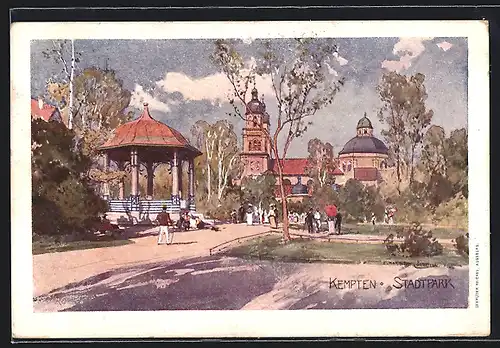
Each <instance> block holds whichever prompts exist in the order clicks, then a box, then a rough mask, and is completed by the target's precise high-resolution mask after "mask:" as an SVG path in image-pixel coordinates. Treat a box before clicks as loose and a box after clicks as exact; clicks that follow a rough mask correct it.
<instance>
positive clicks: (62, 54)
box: [43, 39, 81, 129]
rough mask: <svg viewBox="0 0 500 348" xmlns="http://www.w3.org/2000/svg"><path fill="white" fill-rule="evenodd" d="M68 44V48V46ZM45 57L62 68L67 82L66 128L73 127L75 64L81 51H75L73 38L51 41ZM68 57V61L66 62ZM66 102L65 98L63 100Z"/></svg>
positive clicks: (64, 81)
mask: <svg viewBox="0 0 500 348" xmlns="http://www.w3.org/2000/svg"><path fill="white" fill-rule="evenodd" d="M68 46H69V48H68ZM43 54H44V56H45V57H46V58H53V59H54V60H55V61H56V62H57V63H59V64H61V66H62V70H63V75H64V77H63V83H64V84H66V83H67V84H69V109H68V128H69V129H73V104H74V100H73V99H74V86H73V81H74V77H75V70H76V64H77V63H79V62H80V57H81V53H80V52H76V53H75V40H73V39H71V40H62V41H53V42H52V49H49V50H46V51H44V52H43ZM68 59H69V62H68ZM64 102H66V100H64Z"/></svg>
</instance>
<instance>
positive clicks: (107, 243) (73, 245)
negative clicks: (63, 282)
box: [32, 239, 134, 255]
mask: <svg viewBox="0 0 500 348" xmlns="http://www.w3.org/2000/svg"><path fill="white" fill-rule="evenodd" d="M131 243H134V242H133V241H131V240H128V239H119V240H102V241H86V240H81V241H75V242H64V243H55V242H51V241H34V242H33V248H32V250H33V255H39V254H45V253H58V252H63V251H71V250H84V249H94V248H107V247H114V246H119V245H126V244H131Z"/></svg>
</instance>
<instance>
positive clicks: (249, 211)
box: [247, 206, 253, 226]
mask: <svg viewBox="0 0 500 348" xmlns="http://www.w3.org/2000/svg"><path fill="white" fill-rule="evenodd" d="M247 225H248V226H252V225H253V209H252V206H249V207H248V209H247Z"/></svg>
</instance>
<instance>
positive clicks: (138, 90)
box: [130, 84, 170, 112]
mask: <svg viewBox="0 0 500 348" xmlns="http://www.w3.org/2000/svg"><path fill="white" fill-rule="evenodd" d="M144 103H148V105H149V108H150V109H151V110H158V111H162V112H170V106H169V105H168V104H166V103H164V102H161V101H159V100H158V99H156V98H155V97H153V96H152V95H151V94H149V93H147V92H146V91H144V88H143V87H142V86H140V85H138V84H136V85H135V88H134V90H133V91H132V95H131V98H130V106H132V107H135V108H137V109H142V108H143V104H144Z"/></svg>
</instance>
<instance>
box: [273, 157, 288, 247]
mask: <svg viewBox="0 0 500 348" xmlns="http://www.w3.org/2000/svg"><path fill="white" fill-rule="evenodd" d="M276 157H277V160H278V175H279V178H280V192H281V211H282V215H283V240H284V241H285V243H286V242H288V241H290V232H289V221H288V204H287V201H286V194H285V186H284V185H283V168H282V167H281V163H280V160H279V157H278V156H276ZM276 218H278V217H277V216H276Z"/></svg>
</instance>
